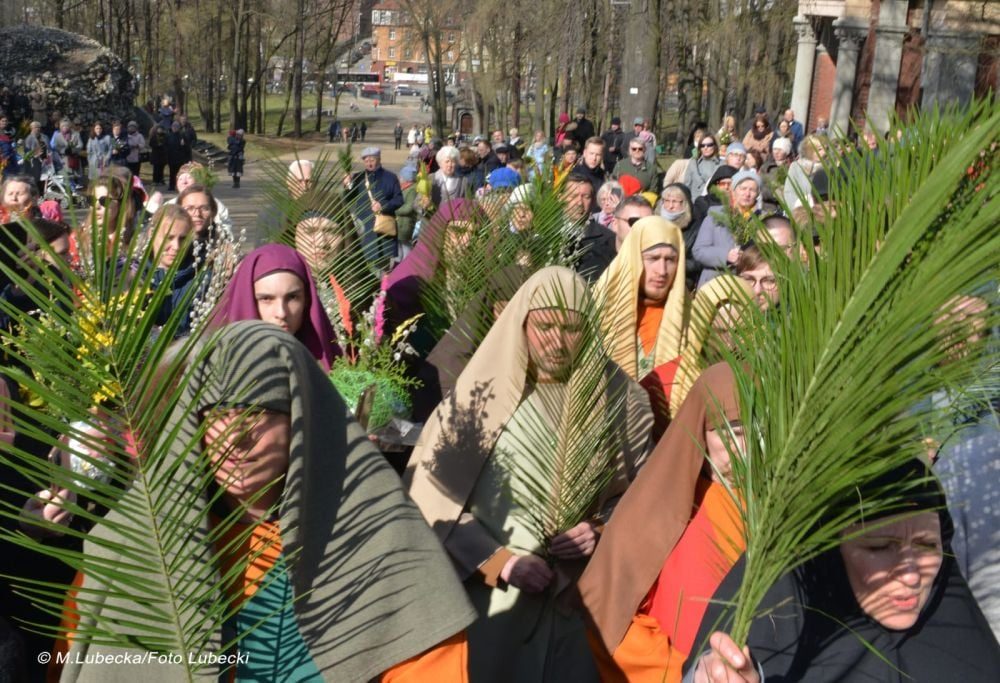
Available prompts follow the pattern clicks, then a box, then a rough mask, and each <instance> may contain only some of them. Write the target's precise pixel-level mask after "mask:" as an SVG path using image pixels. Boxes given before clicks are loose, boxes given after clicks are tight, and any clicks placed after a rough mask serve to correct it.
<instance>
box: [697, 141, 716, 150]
mask: <svg viewBox="0 0 1000 683" xmlns="http://www.w3.org/2000/svg"><path fill="white" fill-rule="evenodd" d="M698 146H699V147H701V148H702V149H705V148H706V147H715V143H714V142H703V143H701V144H700V145H698Z"/></svg>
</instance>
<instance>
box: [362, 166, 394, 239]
mask: <svg viewBox="0 0 1000 683" xmlns="http://www.w3.org/2000/svg"><path fill="white" fill-rule="evenodd" d="M365 190H366V191H367V192H368V198H369V199H370V200H371V201H372V203H374V202H375V197H374V196H372V187H371V184H370V183H369V182H368V174H367V173H366V174H365ZM375 234H376V235H382V236H384V237H395V236H396V217H395V216H387V215H385V214H382V213H378V214H375Z"/></svg>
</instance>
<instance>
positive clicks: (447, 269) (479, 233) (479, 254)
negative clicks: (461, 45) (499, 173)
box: [411, 177, 582, 345]
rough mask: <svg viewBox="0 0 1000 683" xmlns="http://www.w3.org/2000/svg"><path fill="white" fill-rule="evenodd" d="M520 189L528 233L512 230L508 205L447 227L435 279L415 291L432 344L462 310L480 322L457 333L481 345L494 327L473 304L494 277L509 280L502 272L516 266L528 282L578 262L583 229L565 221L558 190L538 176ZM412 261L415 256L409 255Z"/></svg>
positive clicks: (468, 323) (483, 309)
mask: <svg viewBox="0 0 1000 683" xmlns="http://www.w3.org/2000/svg"><path fill="white" fill-rule="evenodd" d="M521 188H522V189H519V191H525V190H527V199H526V200H525V201H524V202H523V204H524V205H525V206H526V207H527V208H528V210H530V212H531V221H530V227H529V228H528V229H526V230H520V231H516V230H513V229H512V225H513V222H514V220H515V217H514V214H513V212H514V210H515V209H514V207H513V206H511V205H509V204H504V205H502V206H500V207H499V209H495V210H494V212H493V216H492V217H491V216H489V215H488V214H487V213H486V212H476V213H473V215H472V217H471V220H470V221H467V222H466V224H463V225H461V226H458V225H457V224H455V225H451V226H448V227H447V228H446V230H445V234H444V235H443V236H442V238H441V239H440V241H441V242H442V245H441V248H440V250H439V253H438V262H437V267H436V269H435V270H434V276H433V277H432V278H431V279H430V280H429V281H428V282H426V283H424V284H423V286H422V287H421V289H420V304H421V309H422V310H423V311H424V312H425V316H424V320H423V322H422V324H421V327H422V332H423V333H424V334H425V335H427V336H429V337H430V338H431V339H433V340H434V341H436V340H439V339H441V338H442V337H443V336H444V334H445V333H446V332H448V330H450V329H452V330H453V329H454V328H455V322H456V321H457V320H458V319H459V318H460V317H462V314H463V312H469V311H471V310H475V311H476V313H477V316H478V317H479V318H480V319H479V320H476V321H472V320H465V321H464V322H465V324H464V325H463V327H462V333H463V334H467V333H469V332H470V331H471V332H472V335H473V336H472V338H471V339H470V341H472V343H473V344H474V345H478V344H479V342H481V341H482V337H483V336H485V332H486V331H487V330H489V328H490V326H492V324H493V311H492V308H491V307H489V306H486V307H476V306H474V303H475V302H476V301H477V300H479V299H480V298H481V297H482V295H483V292H484V291H487V290H490V289H495V288H497V282H498V279H502V278H505V277H507V278H508V279H509V276H505V275H503V271H508V272H509V271H510V269H511V268H512V267H517V268H518V269H519V270H520V272H521V274H522V277H523V279H527V278H528V277H530V276H531V275H532V274H533V273H535V272H536V271H538V270H540V269H541V268H544V267H546V266H552V265H564V266H572V265H573V263H574V262H575V260H576V259H577V258H579V253H576V250H575V248H576V242H577V239H578V234H577V233H578V232H579V231H580V230H581V229H582V228H580V227H578V226H573V225H569V224H568V223H567V221H566V219H565V218H564V216H563V207H562V201H561V199H560V196H559V191H558V188H556V187H555V186H554V185H553V184H552V183H551V182H550V181H547V180H544V179H543V178H541V177H537V178H536V179H535V180H534V181H533V182H532V183H531V184H529V185H525V186H521ZM503 196H506V195H503ZM484 200H485V201H487V202H488V201H490V198H489V197H486V198H484ZM413 257H419V254H418V253H417V252H414V254H412V255H411V258H413ZM522 281H523V280H522ZM460 341H462V342H465V341H466V340H465V339H462V340H460Z"/></svg>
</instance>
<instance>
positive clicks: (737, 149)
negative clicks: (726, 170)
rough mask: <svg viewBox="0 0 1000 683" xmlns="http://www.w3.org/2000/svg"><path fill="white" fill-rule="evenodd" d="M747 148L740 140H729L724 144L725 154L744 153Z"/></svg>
mask: <svg viewBox="0 0 1000 683" xmlns="http://www.w3.org/2000/svg"><path fill="white" fill-rule="evenodd" d="M746 153H747V148H746V147H744V146H743V143H742V142H730V143H729V144H728V145H726V154H744V155H745V154H746Z"/></svg>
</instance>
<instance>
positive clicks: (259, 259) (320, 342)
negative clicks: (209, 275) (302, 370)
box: [213, 244, 340, 371]
mask: <svg viewBox="0 0 1000 683" xmlns="http://www.w3.org/2000/svg"><path fill="white" fill-rule="evenodd" d="M283 270H284V271H288V272H290V273H292V274H294V275H296V276H297V277H298V278H299V279H300V280H302V284H303V285H304V286H305V287H306V288H307V290H308V293H309V310H308V315H305V316H303V319H302V327H301V328H299V331H298V332H296V333H295V337H296V338H297V339H298V340H299V341H301V342H302V343H303V344H305V347H306V348H307V349H309V352H310V353H312V355H313V357H314V358H315V359H316V360H318V361H319V362H320V363H321V364H322V365H323V368H324V369H325V370H327V371H329V370H330V366H331V365H333V360H334V358H336V357H337V356H339V355H340V350H339V349H337V348H336V347H335V346H334V344H333V339H334V332H333V325H331V324H330V318H329V317H328V316H327V314H326V311H324V310H323V303H322V301H320V298H319V293H318V292H317V291H316V282H315V280H313V278H312V273H310V271H309V264H307V263H306V260H305V258H303V256H302V255H301V254H300V253H299V252H297V251H295V250H294V249H292V248H291V247H289V246H287V245H284V244H265V245H264V246H262V247H258V248H257V249H254V250H253V251H251V252H250V253H249V254H247V256H246V258H244V259H243V261H242V262H241V263H240V265H239V268H237V269H236V272H235V273H234V274H233V279H232V280H230V281H229V285H228V286H227V287H226V291H225V293H224V294H223V296H222V300H221V301H220V302H219V305H218V307H217V308H216V311H215V317H214V320H213V325H214V326H216V327H220V326H222V325H225V324H227V323H231V322H236V321H238V320H260V314H259V313H258V312H257V299H256V297H255V296H254V291H253V286H254V283H255V282H257V280H259V279H261V278H262V277H265V276H267V275H270V274H271V273H275V272H278V271H283Z"/></svg>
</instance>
